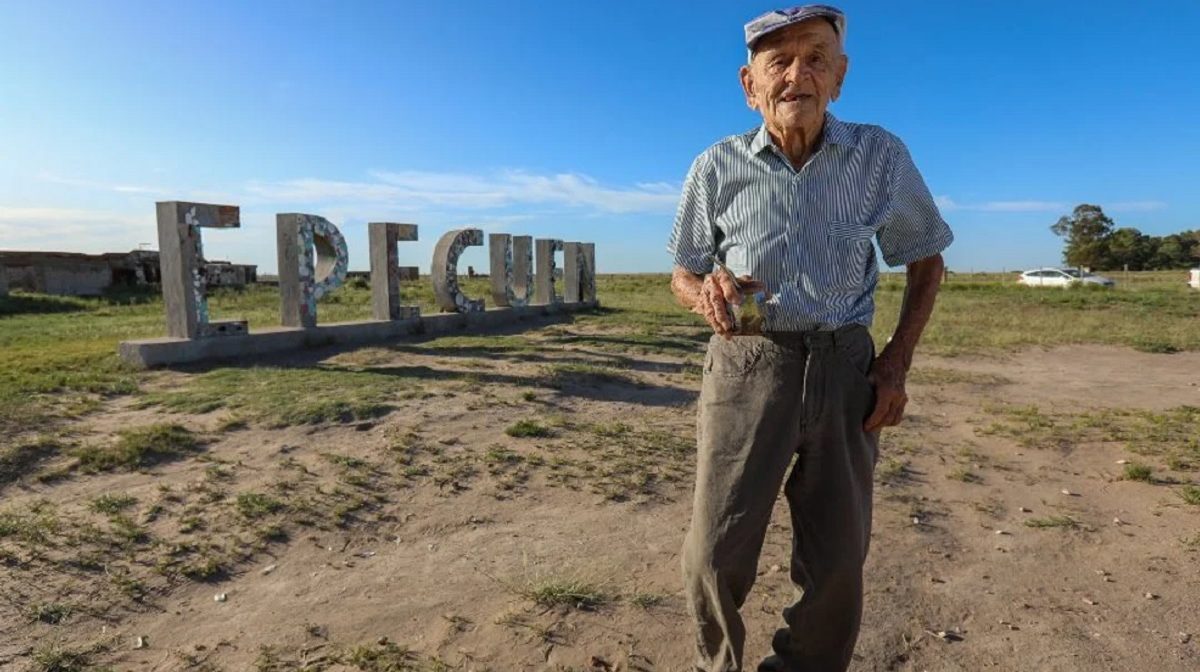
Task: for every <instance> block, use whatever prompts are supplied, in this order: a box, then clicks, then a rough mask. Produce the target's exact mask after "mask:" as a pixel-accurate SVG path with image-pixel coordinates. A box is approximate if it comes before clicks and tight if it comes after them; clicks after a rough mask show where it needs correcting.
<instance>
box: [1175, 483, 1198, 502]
mask: <svg viewBox="0 0 1200 672" xmlns="http://www.w3.org/2000/svg"><path fill="white" fill-rule="evenodd" d="M1179 496H1180V497H1182V498H1183V501H1185V502H1187V503H1188V504H1191V505H1193V506H1200V487H1196V486H1194V485H1185V486H1183V487H1182V488H1180V489H1179Z"/></svg>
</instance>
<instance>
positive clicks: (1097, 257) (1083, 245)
mask: <svg viewBox="0 0 1200 672" xmlns="http://www.w3.org/2000/svg"><path fill="white" fill-rule="evenodd" d="M1050 230H1051V231H1053V232H1054V233H1055V234H1056V235H1058V236H1061V237H1062V238H1064V239H1065V240H1066V247H1065V248H1064V249H1063V260H1064V261H1066V263H1067V264H1068V265H1070V266H1086V267H1088V268H1096V269H1104V268H1109V267H1111V266H1112V261H1113V260H1112V254H1111V250H1110V249H1109V237H1110V236H1111V235H1112V233H1113V221H1112V220H1111V219H1109V217H1108V215H1105V214H1104V211H1103V210H1102V209H1100V206H1098V205H1089V204H1086V203H1085V204H1083V205H1078V206H1076V207H1075V210H1074V212H1072V213H1071V214H1070V215H1067V216H1064V217H1060V218H1059V220H1058V222H1056V223H1055V224H1054V225H1053V226H1051V227H1050Z"/></svg>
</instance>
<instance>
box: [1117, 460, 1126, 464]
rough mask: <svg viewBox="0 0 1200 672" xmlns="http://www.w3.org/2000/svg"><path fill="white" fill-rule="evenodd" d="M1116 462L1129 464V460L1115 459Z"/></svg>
mask: <svg viewBox="0 0 1200 672" xmlns="http://www.w3.org/2000/svg"><path fill="white" fill-rule="evenodd" d="M1117 464H1129V460H1117Z"/></svg>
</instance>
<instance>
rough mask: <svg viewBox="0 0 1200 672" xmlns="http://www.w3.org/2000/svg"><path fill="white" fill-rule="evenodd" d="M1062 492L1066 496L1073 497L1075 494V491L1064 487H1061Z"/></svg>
mask: <svg viewBox="0 0 1200 672" xmlns="http://www.w3.org/2000/svg"><path fill="white" fill-rule="evenodd" d="M1062 494H1064V495H1066V496H1068V497H1074V496H1075V493H1073V492H1071V491H1070V490H1067V489H1066V488H1063V491H1062Z"/></svg>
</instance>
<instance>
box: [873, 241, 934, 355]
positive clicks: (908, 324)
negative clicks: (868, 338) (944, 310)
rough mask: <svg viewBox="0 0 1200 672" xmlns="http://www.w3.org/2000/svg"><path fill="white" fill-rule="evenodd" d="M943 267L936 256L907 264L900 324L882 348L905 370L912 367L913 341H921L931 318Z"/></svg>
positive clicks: (915, 346) (915, 342)
mask: <svg viewBox="0 0 1200 672" xmlns="http://www.w3.org/2000/svg"><path fill="white" fill-rule="evenodd" d="M944 268H945V263H944V262H943V261H942V255H940V254H935V255H933V256H932V257H927V258H925V259H922V260H920V261H915V262H913V263H911V264H909V265H908V272H907V277H908V282H907V285H906V286H905V288H904V303H903V304H902V305H901V307H900V321H899V323H898V324H897V325H896V332H895V333H894V334H893V335H892V340H891V341H889V342H888V345H887V347H886V348H884V350H885V351H888V353H889V355H890V356H894V357H899V358H900V362H901V363H902V364H903V366H904V370H906V371H907V370H908V368H909V367H910V366H912V358H913V352H915V351H916V349H917V342H918V341H919V340H921V333H922V332H924V331H925V325H926V324H928V323H929V318H930V317H931V316H932V315H933V304H934V302H935V301H936V300H937V293H938V289H939V288H940V287H941V283H942V272H943V269H944Z"/></svg>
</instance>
